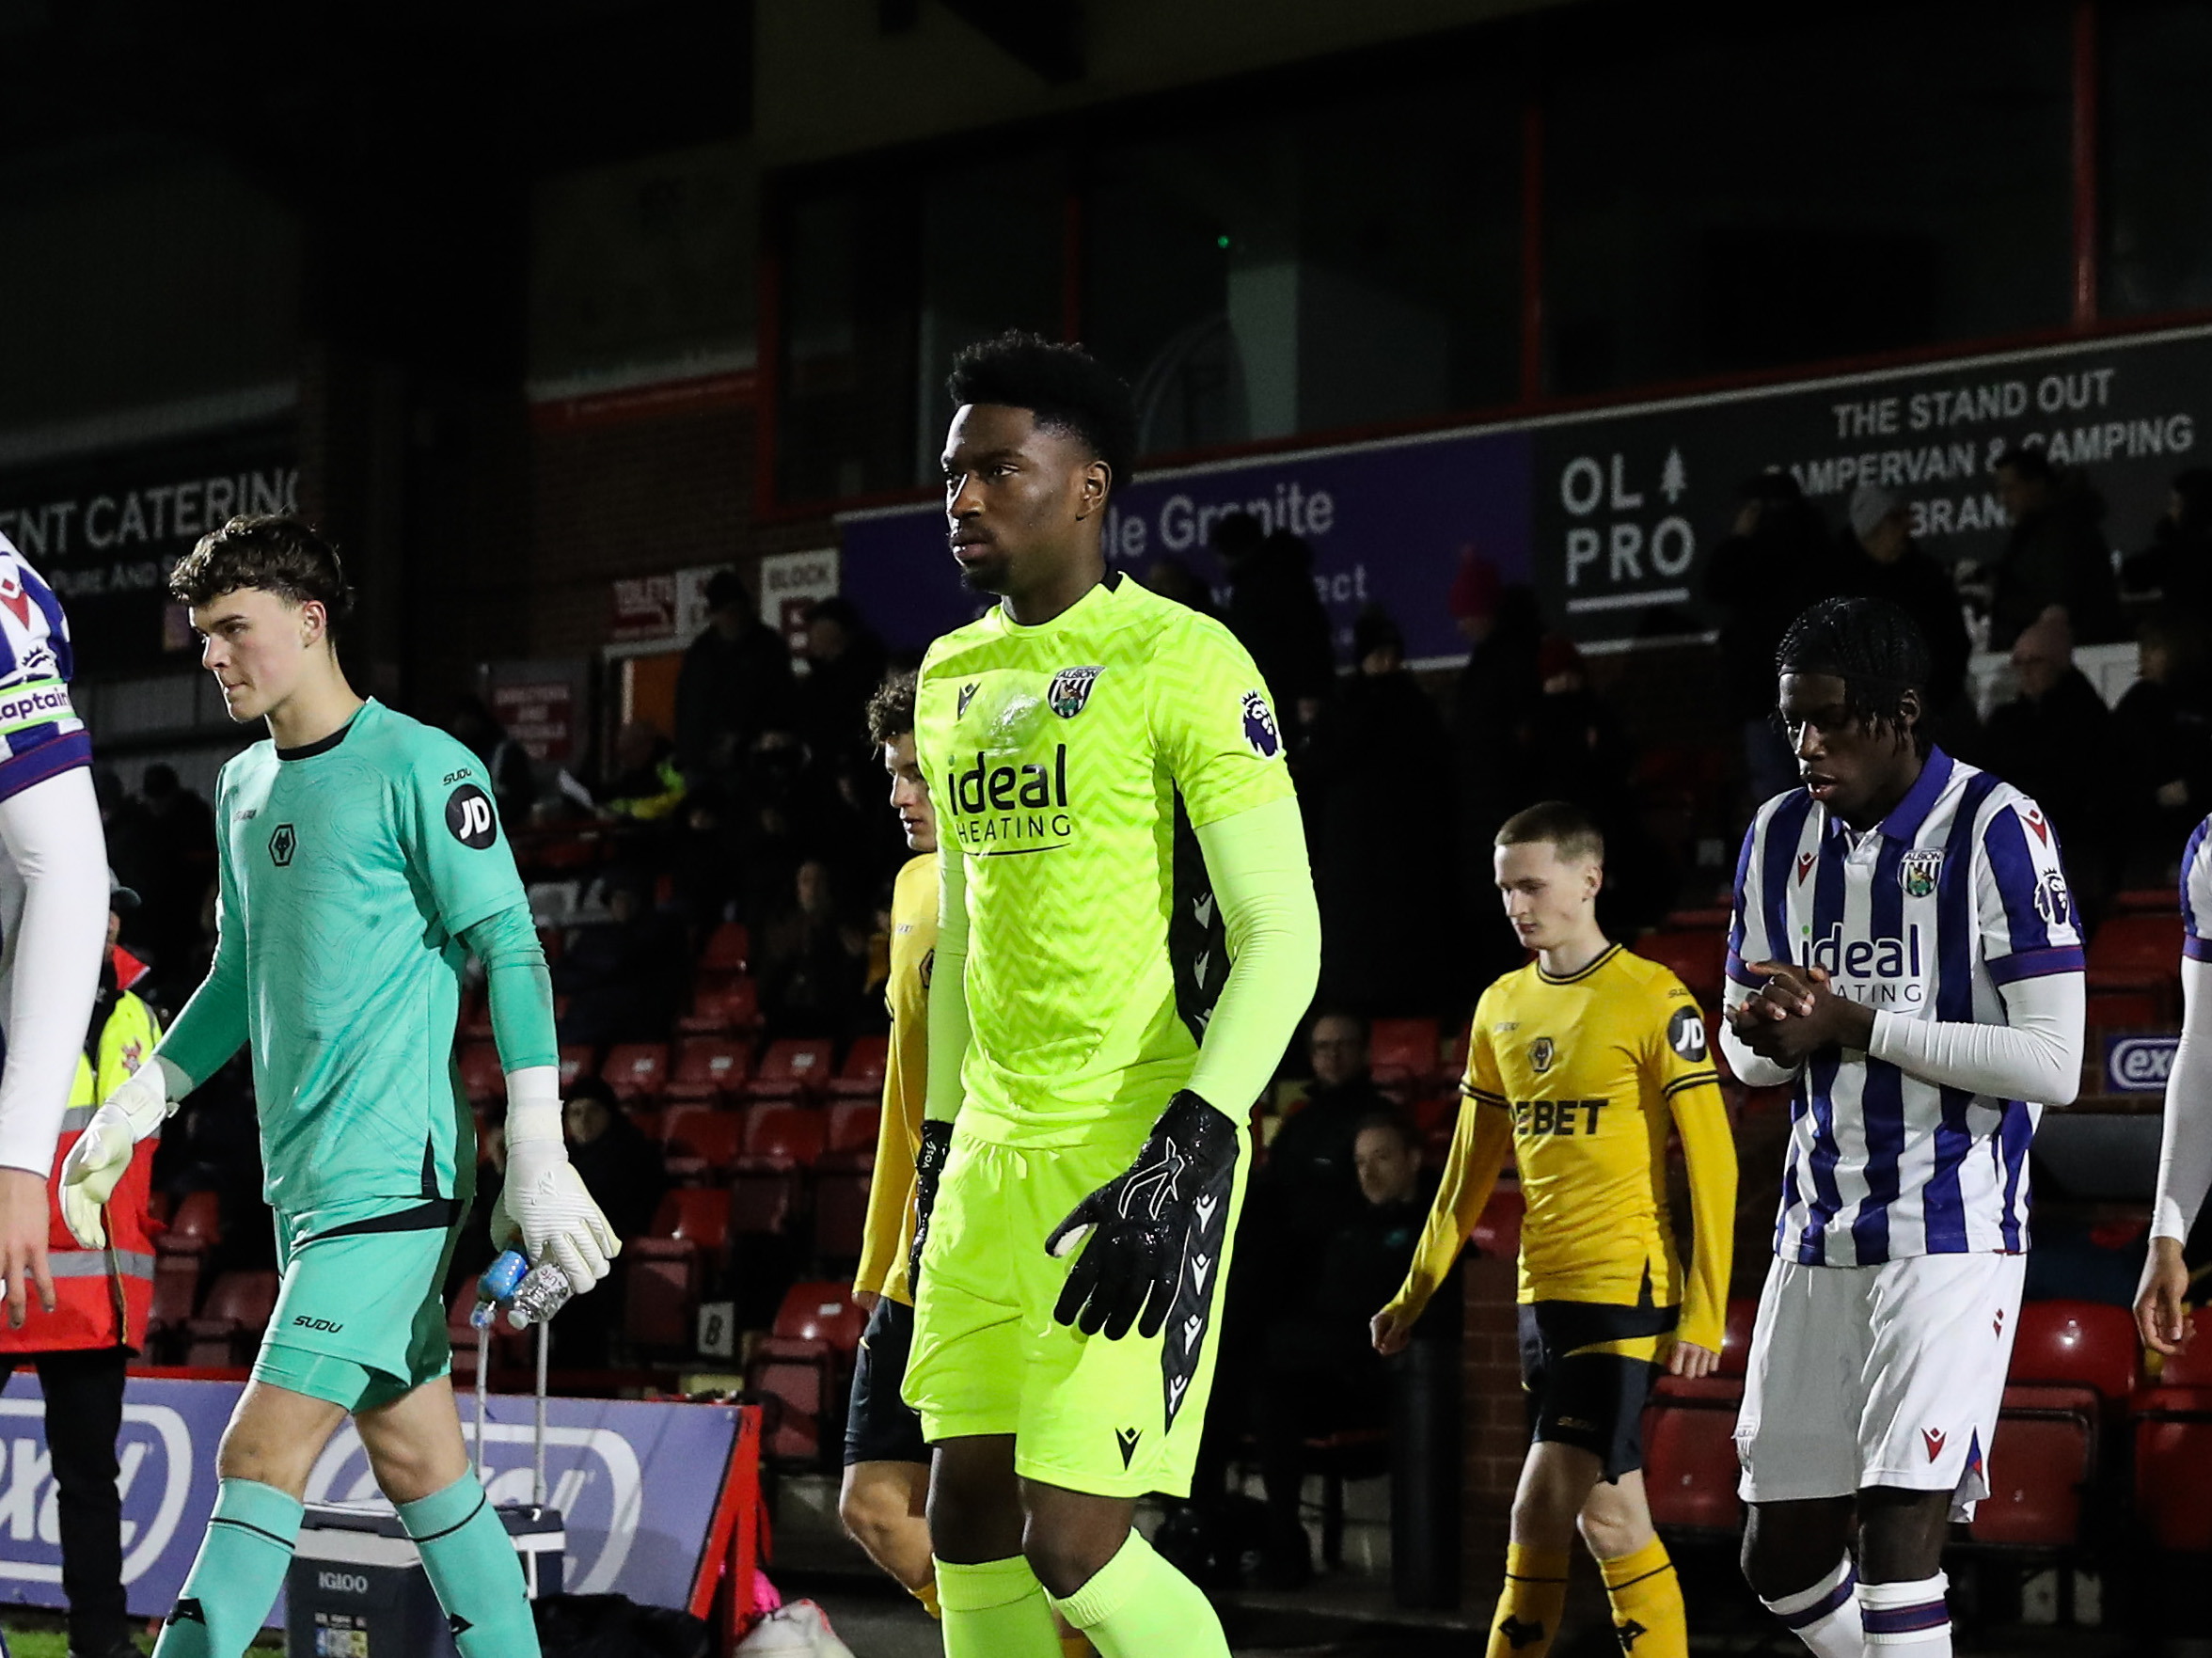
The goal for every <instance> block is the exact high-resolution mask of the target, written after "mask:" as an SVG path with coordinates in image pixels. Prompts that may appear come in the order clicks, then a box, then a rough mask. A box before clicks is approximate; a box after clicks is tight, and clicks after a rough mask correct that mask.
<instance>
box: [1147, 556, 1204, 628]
mask: <svg viewBox="0 0 2212 1658" xmlns="http://www.w3.org/2000/svg"><path fill="white" fill-rule="evenodd" d="M1145 586H1146V587H1148V588H1150V589H1151V590H1152V591H1153V592H1156V593H1158V594H1159V595H1160V596H1161V598H1163V599H1173V600H1175V602H1176V603H1177V604H1178V605H1181V606H1183V607H1184V608H1186V609H1192V610H1195V611H1197V612H1198V614H1199V615H1201V616H1211V615H1213V614H1214V608H1213V593H1212V592H1211V591H1210V590H1209V588H1208V587H1207V585H1206V583H1204V582H1203V581H1200V580H1199V579H1198V576H1197V572H1195V571H1193V569H1192V568H1191V567H1190V565H1188V564H1186V563H1184V562H1183V561H1182V560H1180V559H1155V560H1153V561H1152V562H1151V564H1150V566H1149V567H1148V568H1147V569H1146V570H1145Z"/></svg>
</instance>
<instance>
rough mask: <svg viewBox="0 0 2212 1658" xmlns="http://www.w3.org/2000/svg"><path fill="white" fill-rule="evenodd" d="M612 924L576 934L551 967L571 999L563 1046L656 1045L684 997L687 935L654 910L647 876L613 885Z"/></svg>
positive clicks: (622, 876)
mask: <svg viewBox="0 0 2212 1658" xmlns="http://www.w3.org/2000/svg"><path fill="white" fill-rule="evenodd" d="M607 911H608V919H607V920H606V921H604V922H600V923H596V924H592V925H588V926H579V927H578V928H577V930H576V937H575V941H574V942H573V943H571V944H570V945H569V946H568V948H567V949H566V950H564V951H563V952H562V953H561V959H560V960H559V961H557V962H555V963H554V964H553V987H554V988H555V989H556V990H558V991H560V992H561V994H562V995H563V996H566V997H567V998H568V999H569V1004H568V1012H567V1013H566V1014H565V1015H564V1016H563V1017H562V1018H561V1040H562V1041H564V1042H593V1043H598V1042H651V1041H656V1040H658V1039H661V1038H663V1037H665V1036H666V1035H667V1034H668V1028H669V1026H670V1025H671V1024H672V1023H673V1022H674V1020H675V1017H676V1014H677V1011H678V1003H679V1001H680V999H681V997H682V995H683V991H684V983H685V974H686V972H687V960H686V958H687V951H686V949H685V945H684V929H683V926H682V925H681V924H679V923H678V922H676V921H675V920H674V918H672V917H671V916H667V915H663V914H661V913H659V912H658V911H656V909H654V908H653V907H652V904H651V902H650V897H649V887H648V883H647V882H646V879H645V877H644V876H641V875H640V874H638V873H636V872H634V871H632V872H623V873H618V874H617V875H616V876H613V877H611V878H610V879H609V880H608V891H607Z"/></svg>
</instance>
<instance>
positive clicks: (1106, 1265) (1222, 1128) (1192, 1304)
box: [1045, 1088, 1238, 1420]
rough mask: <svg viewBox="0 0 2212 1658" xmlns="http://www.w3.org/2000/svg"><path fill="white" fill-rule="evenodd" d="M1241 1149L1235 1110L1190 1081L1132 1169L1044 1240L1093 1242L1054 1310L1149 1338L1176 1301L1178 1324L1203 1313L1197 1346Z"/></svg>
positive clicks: (1055, 1246)
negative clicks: (1221, 1108) (1219, 1105)
mask: <svg viewBox="0 0 2212 1658" xmlns="http://www.w3.org/2000/svg"><path fill="white" fill-rule="evenodd" d="M1237 1155H1238V1145H1237V1128H1236V1125H1235V1124H1234V1123H1232V1122H1230V1121H1229V1119H1228V1118H1227V1117H1225V1116H1224V1115H1223V1114H1222V1113H1220V1112H1218V1111H1216V1110H1214V1109H1213V1107H1212V1106H1210V1105H1209V1104H1207V1103H1206V1101H1205V1100H1203V1099H1201V1098H1199V1097H1198V1096H1197V1095H1195V1094H1193V1093H1192V1092H1191V1091H1190V1090H1189V1089H1188V1088H1186V1089H1184V1090H1183V1091H1182V1092H1181V1093H1179V1094H1177V1096H1176V1097H1174V1098H1173V1099H1171V1100H1169V1101H1168V1102H1167V1109H1166V1110H1165V1111H1164V1112H1162V1113H1160V1120H1159V1121H1158V1122H1157V1123H1154V1124H1153V1125H1152V1137H1151V1138H1150V1139H1149V1140H1147V1141H1145V1145H1144V1148H1143V1149H1142V1150H1141V1151H1139V1152H1138V1153H1137V1157H1136V1161H1134V1162H1132V1163H1130V1166H1129V1169H1128V1172H1127V1173H1125V1174H1121V1175H1116V1176H1114V1178H1113V1179H1111V1180H1109V1181H1107V1182H1106V1184H1105V1185H1103V1186H1101V1187H1099V1188H1098V1191H1096V1192H1092V1193H1091V1194H1090V1196H1088V1197H1086V1198H1084V1199H1083V1200H1082V1202H1081V1203H1079V1204H1077V1205H1076V1206H1075V1208H1074V1210H1073V1212H1072V1213H1070V1214H1069V1215H1068V1217H1067V1219H1066V1220H1065V1221H1062V1222H1061V1223H1060V1224H1059V1225H1058V1226H1056V1227H1054V1228H1053V1229H1052V1235H1051V1237H1050V1238H1048V1239H1046V1240H1045V1248H1046V1249H1048V1250H1050V1251H1051V1253H1052V1254H1053V1255H1066V1254H1067V1253H1068V1252H1069V1251H1071V1250H1073V1249H1074V1248H1076V1246H1077V1245H1079V1244H1083V1240H1084V1239H1085V1237H1086V1236H1088V1237H1089V1240H1090V1241H1089V1242H1088V1244H1085V1245H1084V1247H1083V1252H1082V1255H1081V1256H1080V1257H1078V1259H1077V1260H1076V1263H1075V1265H1074V1267H1073V1268H1071V1269H1070V1270H1069V1271H1068V1274H1067V1282H1066V1285H1065V1286H1064V1287H1062V1289H1061V1291H1060V1303H1059V1304H1058V1305H1057V1306H1055V1307H1054V1308H1053V1309H1052V1317H1053V1318H1055V1319H1058V1320H1059V1321H1060V1322H1061V1323H1063V1324H1073V1325H1075V1326H1076V1328H1077V1329H1079V1330H1081V1331H1082V1333H1083V1334H1085V1335H1097V1334H1099V1333H1100V1332H1101V1331H1103V1332H1104V1334H1105V1336H1106V1339H1107V1340H1108V1341H1119V1340H1120V1339H1121V1338H1122V1337H1123V1336H1125V1335H1127V1334H1129V1332H1130V1325H1132V1324H1134V1325H1135V1326H1136V1329H1137V1334H1139V1335H1141V1336H1143V1337H1144V1338H1145V1339H1146V1340H1150V1339H1151V1338H1152V1337H1153V1336H1155V1335H1158V1334H1160V1328H1161V1325H1162V1324H1164V1323H1166V1322H1167V1319H1168V1314H1169V1310H1170V1309H1171V1308H1173V1309H1175V1311H1176V1315H1177V1323H1178V1325H1180V1324H1183V1323H1186V1322H1187V1321H1189V1320H1190V1319H1196V1320H1197V1322H1196V1323H1195V1325H1194V1326H1193V1328H1192V1329H1191V1330H1190V1331H1189V1332H1188V1334H1186V1336H1185V1340H1184V1344H1183V1345H1184V1346H1185V1347H1187V1348H1190V1349H1192V1350H1193V1354H1194V1350H1195V1347H1196V1344H1197V1342H1198V1340H1199V1339H1201V1338H1202V1337H1203V1334H1204V1332H1205V1314H1206V1309H1208V1308H1209V1307H1210V1306H1211V1304H1212V1300H1211V1298H1212V1286H1213V1273H1214V1270H1215V1268H1216V1267H1218V1266H1219V1265H1220V1264H1221V1257H1222V1246H1223V1244H1224V1242H1225V1241H1226V1240H1227V1235H1228V1226H1229V1197H1230V1194H1231V1193H1232V1192H1234V1190H1235V1188H1236V1181H1237ZM1170 1419H1171V1420H1172V1419H1173V1413H1172V1411H1171V1413H1170Z"/></svg>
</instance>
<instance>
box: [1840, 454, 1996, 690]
mask: <svg viewBox="0 0 2212 1658" xmlns="http://www.w3.org/2000/svg"><path fill="white" fill-rule="evenodd" d="M1850 519H1851V522H1850V526H1849V528H1848V529H1846V531H1845V532H1844V534H1843V537H1842V539H1841V542H1840V544H1839V547H1838V556H1837V570H1836V585H1835V590H1834V591H1835V592H1837V593H1839V594H1841V595H1842V596H1844V597H1846V598H1869V599H1888V601H1889V602H1890V603H1891V604H1893V605H1895V606H1896V607H1897V608H1899V609H1901V610H1903V611H1904V613H1905V614H1906V615H1908V616H1910V617H1911V618H1912V619H1913V621H1914V623H1915V624H1918V625H1919V627H1920V637H1921V638H1922V639H1924V640H1927V641H1928V658H1929V665H1930V670H1929V675H1928V705H1929V707H1930V708H1931V709H1932V710H1935V709H1943V708H1948V707H1950V706H1951V704H1952V703H1955V702H1956V701H1957V700H1958V699H1959V697H1960V696H1961V695H1962V694H1963V693H1964V692H1965V690H1966V687H1967V657H1968V656H1969V655H1972V654H1973V642H1972V640H1969V639H1968V638H1967V618H1966V611H1965V609H1964V608H1962V607H1961V605H1960V603H1959V594H1958V588H1957V586H1956V585H1955V584H1954V583H1953V582H1952V581H1951V573H1950V572H1949V571H1948V570H1946V569H1944V567H1943V566H1942V565H1941V564H1938V563H1937V562H1936V561H1935V560H1934V559H1933V558H1931V557H1930V556H1929V555H1928V554H1927V552H1925V551H1924V550H1923V549H1922V548H1921V546H1920V543H1918V542H1917V541H1915V540H1913V537H1912V513H1911V510H1910V509H1909V508H1908V507H1907V506H1906V505H1905V503H1904V502H1903V501H1901V500H1899V499H1898V498H1897V497H1895V496H1894V495H1892V494H1890V493H1889V491H1888V490H1886V489H1884V488H1882V487H1881V486H1880V485H1878V484H1872V483H1862V484H1860V485H1859V486H1858V488H1857V489H1856V491H1855V492H1853V494H1852V497H1851V510H1850Z"/></svg>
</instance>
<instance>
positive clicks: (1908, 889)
mask: <svg viewBox="0 0 2212 1658" xmlns="http://www.w3.org/2000/svg"><path fill="white" fill-rule="evenodd" d="M1942 872H1943V854H1942V853H1941V852H1940V851H1938V850H1936V849H1935V847H1933V846H1924V847H1921V848H1920V849H1919V850H1917V851H1912V852H1907V853H1906V854H1905V855H1904V861H1902V862H1901V863H1899V864H1898V866H1897V884H1898V885H1899V886H1901V887H1903V888H1904V895H1905V896H1906V897H1907V898H1925V897H1928V896H1929V895H1930V894H1932V893H1933V892H1935V877H1936V876H1938V875H1940V874H1941V873H1942Z"/></svg>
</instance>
